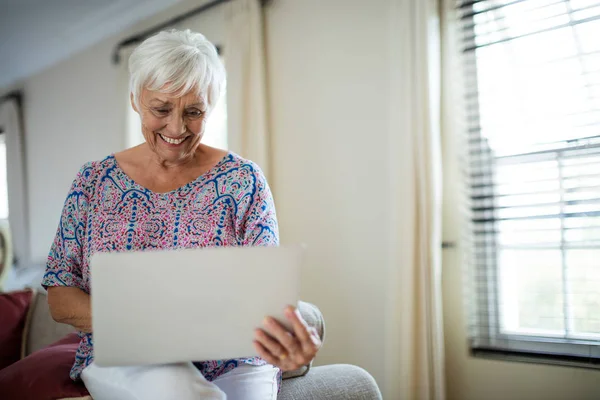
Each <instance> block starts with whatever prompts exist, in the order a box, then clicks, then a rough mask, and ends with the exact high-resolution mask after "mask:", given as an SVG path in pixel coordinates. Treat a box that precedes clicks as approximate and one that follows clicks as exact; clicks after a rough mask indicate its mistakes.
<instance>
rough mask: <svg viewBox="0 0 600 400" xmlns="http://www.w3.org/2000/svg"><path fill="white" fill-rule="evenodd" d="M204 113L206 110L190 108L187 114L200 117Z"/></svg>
mask: <svg viewBox="0 0 600 400" xmlns="http://www.w3.org/2000/svg"><path fill="white" fill-rule="evenodd" d="M203 114H204V111H200V110H188V112H187V115H189V116H190V117H192V118H198V117H201V116H202V115H203Z"/></svg>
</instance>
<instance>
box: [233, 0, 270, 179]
mask: <svg viewBox="0 0 600 400" xmlns="http://www.w3.org/2000/svg"><path fill="white" fill-rule="evenodd" d="M225 7H227V8H226V10H225V21H226V22H225V26H226V33H225V43H224V57H225V62H226V64H227V125H228V129H227V131H228V135H229V148H230V149H231V150H232V151H234V152H236V153H238V154H240V155H241V156H243V157H246V158H249V159H251V160H252V161H254V162H256V163H257V164H258V165H259V166H260V167H261V168H262V170H263V172H264V173H265V174H266V175H267V178H268V177H269V167H270V166H269V133H268V123H267V89H266V76H265V50H264V39H263V14H262V7H261V4H260V1H259V0H232V1H231V2H229V3H228V4H226V5H225Z"/></svg>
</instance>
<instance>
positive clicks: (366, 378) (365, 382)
mask: <svg viewBox="0 0 600 400" xmlns="http://www.w3.org/2000/svg"><path fill="white" fill-rule="evenodd" d="M381 398H382V397H381V392H380V391H379V388H378V387H377V383H375V379H373V377H372V376H371V375H370V374H369V373H368V372H367V371H365V370H364V369H362V368H359V367H356V366H354V365H345V364H338V365H325V366H322V367H313V368H312V369H311V370H310V373H309V374H307V375H306V376H303V377H301V378H296V379H288V380H286V381H285V382H283V386H282V387H281V392H280V393H279V396H278V397H277V399H278V400H317V399H318V400H328V399H331V400H333V399H336V400H338V399H339V400H342V399H343V400H371V399H372V400H379V399H381Z"/></svg>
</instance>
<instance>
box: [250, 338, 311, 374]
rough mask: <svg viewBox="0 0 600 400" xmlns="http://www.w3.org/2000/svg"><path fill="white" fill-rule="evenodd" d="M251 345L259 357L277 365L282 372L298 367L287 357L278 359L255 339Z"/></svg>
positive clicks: (298, 366)
mask: <svg viewBox="0 0 600 400" xmlns="http://www.w3.org/2000/svg"><path fill="white" fill-rule="evenodd" d="M253 345H254V349H256V352H257V353H258V355H259V356H260V358H262V359H263V360H265V361H267V362H268V363H269V364H271V365H274V366H276V367H278V368H279V369H280V370H281V371H283V372H285V371H294V370H296V369H298V368H300V365H299V364H296V363H294V362H292V361H290V359H289V358H286V359H284V360H281V359H279V358H278V357H276V356H275V355H273V354H272V353H271V352H270V351H269V350H268V349H267V348H266V347H265V346H263V345H262V344H261V343H260V342H259V341H257V340H255V341H254V342H253Z"/></svg>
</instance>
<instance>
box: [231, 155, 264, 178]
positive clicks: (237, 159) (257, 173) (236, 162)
mask: <svg viewBox="0 0 600 400" xmlns="http://www.w3.org/2000/svg"><path fill="white" fill-rule="evenodd" d="M222 164H223V167H224V169H225V170H228V171H235V172H236V173H237V175H239V176H241V177H246V176H254V177H255V178H258V179H260V180H265V175H264V173H263V171H262V169H261V168H260V166H259V165H258V164H257V163H255V162H254V161H251V160H249V159H247V158H244V157H242V156H240V155H239V154H236V153H234V152H232V151H229V152H227V155H226V156H225V158H224V161H223V163H222Z"/></svg>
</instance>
